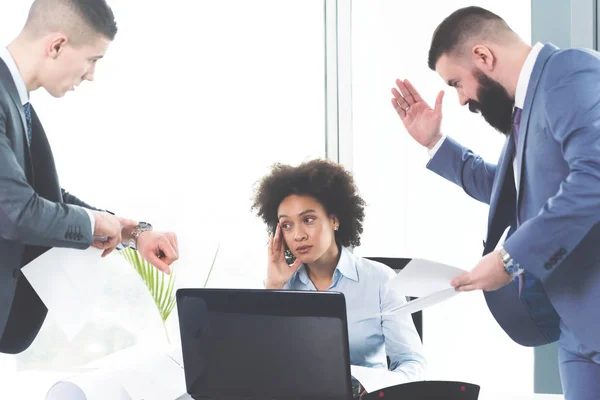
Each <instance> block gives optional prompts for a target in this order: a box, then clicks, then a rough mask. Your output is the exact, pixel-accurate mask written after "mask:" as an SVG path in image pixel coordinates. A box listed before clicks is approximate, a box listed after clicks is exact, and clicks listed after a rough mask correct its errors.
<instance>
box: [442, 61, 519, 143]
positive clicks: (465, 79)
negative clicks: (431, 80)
mask: <svg viewBox="0 0 600 400" xmlns="http://www.w3.org/2000/svg"><path fill="white" fill-rule="evenodd" d="M436 72H437V73H438V74H439V75H440V76H441V77H442V79H444V81H446V83H447V84H448V85H449V86H451V87H454V88H455V89H456V91H457V93H458V98H459V102H460V104H461V105H463V106H465V105H468V106H469V110H470V111H471V112H473V113H481V115H482V116H483V118H484V119H485V121H486V122H487V123H488V124H490V125H491V126H492V127H493V128H495V129H496V130H498V131H499V132H501V133H503V134H505V135H508V134H509V133H511V131H512V113H513V107H514V103H515V101H514V98H512V97H511V96H510V95H509V94H508V92H507V91H506V89H505V88H504V87H503V86H502V85H501V84H500V83H498V82H497V81H495V80H493V79H492V78H490V77H489V76H487V75H486V74H485V73H483V71H481V70H479V69H478V68H477V67H475V66H473V65H469V64H468V61H465V60H463V62H459V60H457V59H456V57H449V56H447V55H442V56H441V57H440V59H439V60H438V62H437V64H436Z"/></svg>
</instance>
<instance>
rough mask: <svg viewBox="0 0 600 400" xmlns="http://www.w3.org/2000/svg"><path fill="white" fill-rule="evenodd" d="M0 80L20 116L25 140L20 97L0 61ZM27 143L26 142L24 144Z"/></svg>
mask: <svg viewBox="0 0 600 400" xmlns="http://www.w3.org/2000/svg"><path fill="white" fill-rule="evenodd" d="M0 79H1V80H2V82H3V83H4V86H5V87H6V89H7V91H8V94H9V95H10V98H11V99H12V101H13V102H14V103H15V106H16V107H17V110H19V115H20V116H21V124H22V127H23V133H24V134H25V136H24V139H25V140H27V119H26V118H25V111H24V110H23V104H21V97H19V91H18V90H17V86H16V85H15V81H14V79H13V77H12V75H11V74H10V70H9V69H8V67H7V66H6V63H5V62H4V61H3V60H2V59H0ZM25 143H27V142H25Z"/></svg>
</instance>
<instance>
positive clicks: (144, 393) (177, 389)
mask: <svg viewBox="0 0 600 400" xmlns="http://www.w3.org/2000/svg"><path fill="white" fill-rule="evenodd" d="M133 356H134V357H135V360H136V361H135V363H132V364H130V365H129V366H127V367H125V368H121V373H120V375H121V376H122V379H121V384H122V385H123V387H124V388H125V389H126V390H127V393H128V394H129V396H131V399H132V400H165V399H168V400H171V399H173V400H175V399H177V398H179V397H180V396H182V395H184V394H185V393H186V386H185V374H184V371H183V358H182V356H181V348H179V347H175V346H171V347H170V348H167V349H164V350H161V351H139V352H137V354H135V355H133Z"/></svg>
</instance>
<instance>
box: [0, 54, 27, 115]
mask: <svg viewBox="0 0 600 400" xmlns="http://www.w3.org/2000/svg"><path fill="white" fill-rule="evenodd" d="M0 59H2V61H4V63H5V64H6V66H7V67H8V70H9V71H10V74H11V75H12V78H13V81H15V86H16V87H17V91H18V92H19V98H20V99H21V104H22V105H24V104H25V103H28V102H29V93H27V86H25V81H24V80H23V77H22V76H21V73H20V72H19V68H18V67H17V63H16V62H15V59H14V58H13V56H12V55H11V54H10V52H9V51H8V49H7V48H6V47H2V46H0Z"/></svg>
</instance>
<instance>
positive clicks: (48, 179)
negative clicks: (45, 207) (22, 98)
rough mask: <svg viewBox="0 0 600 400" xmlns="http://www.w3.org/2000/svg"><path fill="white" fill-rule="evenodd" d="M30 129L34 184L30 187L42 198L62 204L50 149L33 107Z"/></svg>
mask: <svg viewBox="0 0 600 400" xmlns="http://www.w3.org/2000/svg"><path fill="white" fill-rule="evenodd" d="M31 128H32V129H31V134H32V138H31V156H32V157H31V158H32V160H33V162H32V166H33V176H34V177H35V183H34V184H32V186H33V187H34V188H35V191H36V193H38V194H39V195H40V196H42V197H43V198H45V199H48V200H50V201H54V202H62V192H61V190H60V183H59V181H58V174H57V172H56V165H55V163H54V157H53V156H52V149H51V148H50V143H49V142H48V138H47V137H46V133H45V132H44V128H43V127H42V124H41V122H40V120H39V118H38V116H37V113H36V112H35V109H34V108H33V107H31Z"/></svg>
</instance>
